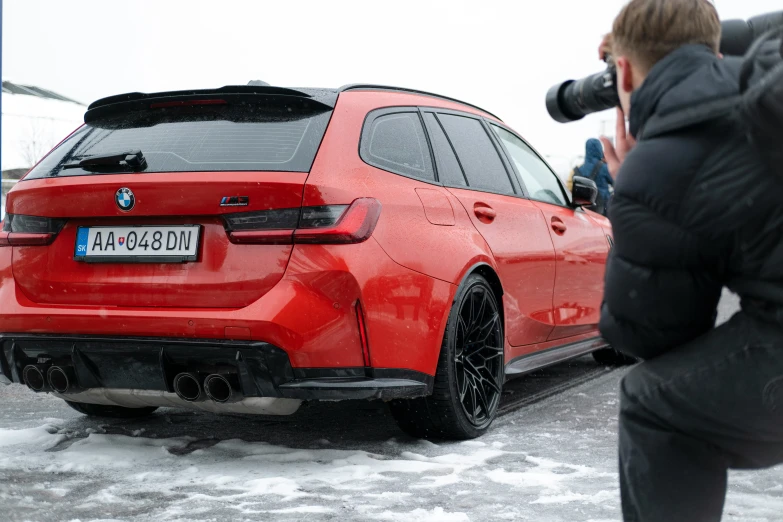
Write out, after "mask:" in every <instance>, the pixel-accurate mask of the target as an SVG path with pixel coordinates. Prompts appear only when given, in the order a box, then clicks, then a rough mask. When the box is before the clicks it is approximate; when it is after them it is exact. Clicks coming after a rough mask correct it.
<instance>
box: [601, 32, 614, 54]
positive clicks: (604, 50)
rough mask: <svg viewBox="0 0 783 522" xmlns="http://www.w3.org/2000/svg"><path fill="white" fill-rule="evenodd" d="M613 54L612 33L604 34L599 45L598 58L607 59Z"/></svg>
mask: <svg viewBox="0 0 783 522" xmlns="http://www.w3.org/2000/svg"><path fill="white" fill-rule="evenodd" d="M610 54H612V33H607V34H605V35H604V39H603V40H601V45H599V46H598V59H599V60H606V57H607V56H608V55H610Z"/></svg>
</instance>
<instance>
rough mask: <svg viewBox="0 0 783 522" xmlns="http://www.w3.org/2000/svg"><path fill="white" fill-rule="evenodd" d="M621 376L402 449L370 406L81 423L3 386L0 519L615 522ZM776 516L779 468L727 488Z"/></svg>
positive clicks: (510, 398)
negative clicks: (463, 432)
mask: <svg viewBox="0 0 783 522" xmlns="http://www.w3.org/2000/svg"><path fill="white" fill-rule="evenodd" d="M729 311H730V309H729V308H727V307H726V305H724V315H726V313H728V312H729ZM626 371H627V369H611V368H604V367H601V366H599V365H597V364H596V363H595V362H593V360H592V358H590V357H584V358H580V359H576V360H574V361H572V362H570V363H566V364H561V365H558V366H555V367H552V368H549V369H546V370H543V371H539V372H536V373H534V374H531V375H529V376H527V377H525V378H522V379H519V380H516V381H512V382H511V383H509V385H508V386H507V392H506V394H505V395H504V399H503V403H502V404H501V416H500V418H499V419H498V421H497V422H496V423H495V424H494V425H493V428H492V429H491V430H490V432H489V433H488V434H487V435H486V436H484V437H482V438H481V439H478V440H475V441H469V442H461V443H450V442H437V443H432V442H426V441H417V440H414V439H411V438H408V437H406V436H405V435H403V434H402V433H401V432H400V431H399V430H398V429H397V427H396V425H395V424H394V422H393V420H392V419H391V417H390V415H388V413H387V412H386V409H385V407H384V405H383V404H382V403H374V402H356V403H351V402H346V403H316V404H310V405H307V406H303V407H302V409H300V411H299V412H297V413H296V414H295V415H293V416H290V417H276V418H269V417H263V418H261V417H241V416H217V415H211V414H202V413H191V412H185V411H177V410H159V412H157V413H156V414H154V415H153V416H152V417H149V418H147V419H140V420H95V419H89V418H87V417H84V416H81V415H79V414H77V413H76V412H74V411H72V410H71V409H70V408H68V407H67V406H66V405H65V404H64V403H63V402H62V401H60V400H59V399H55V398H53V397H51V396H48V395H43V394H34V393H32V392H30V391H28V390H27V389H26V388H24V387H22V386H19V385H12V386H7V387H2V388H0V401H2V402H1V403H0V404H2V407H0V412H1V413H0V507H2V510H3V519H4V520H36V521H38V520H80V521H88V520H138V521H146V520H284V521H289V520H308V521H312V520H357V521H359V520H362V521H363V520H392V521H396V520H399V521H406V522H407V521H414V522H415V521H452V520H453V521H465V520H470V521H485V520H531V521H532V520H535V521H588V520H592V521H599V520H601V521H603V520H607V521H608V520H619V519H620V511H619V503H620V502H619V493H618V485H617V473H616V469H615V466H616V465H615V444H616V422H617V421H616V418H617V415H616V414H617V405H618V401H617V394H616V389H617V385H618V382H619V381H620V379H621V378H622V376H623V375H624V374H625V372H626ZM781 513H783V468H777V469H772V470H767V471H762V472H754V473H749V472H736V473H732V475H731V489H730V494H729V498H728V502H727V508H726V513H725V517H724V519H725V520H737V521H739V520H742V521H749V522H750V521H767V520H769V521H772V520H781V517H782V515H781Z"/></svg>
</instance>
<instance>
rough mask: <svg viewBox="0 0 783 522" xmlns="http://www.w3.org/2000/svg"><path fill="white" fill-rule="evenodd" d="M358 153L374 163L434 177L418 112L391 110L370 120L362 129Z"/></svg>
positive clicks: (415, 176)
mask: <svg viewBox="0 0 783 522" xmlns="http://www.w3.org/2000/svg"><path fill="white" fill-rule="evenodd" d="M360 153H361V157H362V159H363V160H364V161H366V162H367V163H369V164H370V165H373V166H375V167H378V168H381V169H384V170H388V171H389V172H394V173H396V174H402V175H403V176H410V177H414V178H419V179H425V180H429V181H435V174H434V172H433V169H432V160H431V158H430V152H429V147H428V146H427V138H426V137H425V135H424V129H423V128H422V126H421V119H419V113H418V112H395V113H393V114H385V115H382V116H378V117H377V118H375V119H374V120H372V121H371V123H370V124H369V126H367V127H365V129H364V131H362V142H361V147H360Z"/></svg>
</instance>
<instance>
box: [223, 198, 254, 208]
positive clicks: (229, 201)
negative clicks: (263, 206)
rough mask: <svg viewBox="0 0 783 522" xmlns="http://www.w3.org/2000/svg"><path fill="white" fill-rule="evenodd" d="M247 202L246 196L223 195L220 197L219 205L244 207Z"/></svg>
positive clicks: (248, 200) (248, 201)
mask: <svg viewBox="0 0 783 522" xmlns="http://www.w3.org/2000/svg"><path fill="white" fill-rule="evenodd" d="M249 203H250V198H249V197H248V196H223V197H222V198H221V199H220V206H221V207H246V206H247V205H248V204H249Z"/></svg>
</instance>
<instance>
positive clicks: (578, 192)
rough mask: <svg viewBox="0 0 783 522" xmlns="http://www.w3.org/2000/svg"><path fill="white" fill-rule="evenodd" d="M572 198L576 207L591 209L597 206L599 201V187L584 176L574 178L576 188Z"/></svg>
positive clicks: (572, 191)
mask: <svg viewBox="0 0 783 522" xmlns="http://www.w3.org/2000/svg"><path fill="white" fill-rule="evenodd" d="M571 196H572V199H573V201H574V206H576V207H589V206H591V205H595V200H596V199H598V187H597V186H596V185H595V181H593V180H591V179H589V178H585V177H582V176H574V187H573V189H571Z"/></svg>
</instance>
